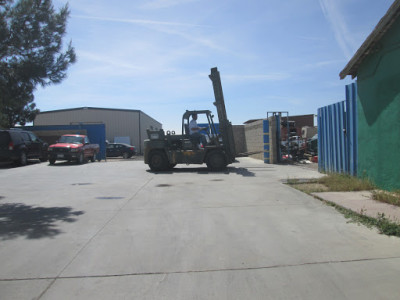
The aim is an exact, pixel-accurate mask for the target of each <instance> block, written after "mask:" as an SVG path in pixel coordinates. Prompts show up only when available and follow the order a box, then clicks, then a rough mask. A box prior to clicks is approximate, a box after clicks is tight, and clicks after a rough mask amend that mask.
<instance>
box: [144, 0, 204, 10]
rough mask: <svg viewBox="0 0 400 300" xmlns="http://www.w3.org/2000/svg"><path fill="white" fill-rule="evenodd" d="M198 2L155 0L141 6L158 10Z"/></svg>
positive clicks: (193, 0)
mask: <svg viewBox="0 0 400 300" xmlns="http://www.w3.org/2000/svg"><path fill="white" fill-rule="evenodd" d="M195 1H198V0H155V1H148V2H147V3H146V4H144V5H142V8H144V9H160V8H167V7H172V6H176V5H181V4H186V3H190V2H195Z"/></svg>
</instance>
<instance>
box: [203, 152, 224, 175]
mask: <svg viewBox="0 0 400 300" xmlns="http://www.w3.org/2000/svg"><path fill="white" fill-rule="evenodd" d="M206 163H207V167H208V168H209V169H210V170H211V171H221V170H223V169H225V168H226V160H225V155H224V154H223V153H222V152H220V151H213V152H211V153H210V154H209V155H208V157H207V162H206Z"/></svg>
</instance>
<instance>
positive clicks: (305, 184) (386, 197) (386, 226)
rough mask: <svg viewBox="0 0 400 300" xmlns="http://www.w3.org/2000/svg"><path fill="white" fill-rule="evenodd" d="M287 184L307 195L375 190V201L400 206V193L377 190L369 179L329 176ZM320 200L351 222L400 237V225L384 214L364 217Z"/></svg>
mask: <svg viewBox="0 0 400 300" xmlns="http://www.w3.org/2000/svg"><path fill="white" fill-rule="evenodd" d="M286 183H287V184H288V185H290V186H291V187H293V188H295V189H297V190H300V191H302V192H303V193H307V194H312V193H319V192H352V191H366V190H373V191H372V195H373V199H375V200H377V201H381V202H385V203H389V204H393V205H397V206H400V191H396V192H392V193H389V192H386V191H379V190H375V189H376V187H375V186H374V185H373V184H372V183H371V182H370V181H369V180H368V179H360V178H356V177H353V176H350V175H343V174H328V175H327V176H325V177H321V178H318V179H312V180H299V179H288V180H287V182H286ZM316 198H318V197H316ZM318 199H320V198H318ZM320 200H321V201H323V202H324V203H326V204H328V205H330V206H333V207H334V208H335V209H336V210H337V211H339V212H340V213H342V214H343V215H344V216H345V218H346V219H349V220H350V221H349V222H352V223H357V224H363V225H365V226H367V227H368V228H372V227H375V228H377V229H378V231H379V233H381V234H385V235H392V236H397V237H400V224H397V223H394V222H392V221H390V220H389V219H387V218H386V217H385V215H384V214H378V215H377V217H376V218H372V217H369V216H366V215H364V214H363V212H361V213H357V212H354V211H352V210H350V209H347V208H344V207H342V206H340V205H337V204H335V203H331V202H327V201H324V200H322V199H320Z"/></svg>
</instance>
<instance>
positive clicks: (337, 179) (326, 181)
mask: <svg viewBox="0 0 400 300" xmlns="http://www.w3.org/2000/svg"><path fill="white" fill-rule="evenodd" d="M318 182H319V183H321V184H323V185H325V186H327V187H328V189H329V191H330V192H354V191H368V190H373V189H374V188H375V187H374V185H373V184H372V183H371V181H369V180H368V179H366V178H357V177H354V176H350V175H346V174H329V175H328V176H325V177H322V178H319V179H318Z"/></svg>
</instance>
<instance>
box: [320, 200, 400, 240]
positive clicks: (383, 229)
mask: <svg viewBox="0 0 400 300" xmlns="http://www.w3.org/2000/svg"><path fill="white" fill-rule="evenodd" d="M327 203H328V204H329V205H331V206H333V207H335V209H336V210H337V211H339V212H340V213H342V214H343V215H344V217H345V218H346V219H350V222H352V223H357V224H363V225H365V226H366V227H368V228H373V227H375V228H377V229H378V231H379V233H380V234H385V235H389V236H397V237H400V225H399V224H396V223H394V222H392V221H390V220H389V219H387V218H386V217H385V214H379V213H378V216H377V217H376V218H372V217H369V216H366V215H364V214H362V213H361V214H359V213H356V212H354V211H352V210H350V209H347V208H344V207H341V206H339V205H336V204H334V203H330V202H327Z"/></svg>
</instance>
